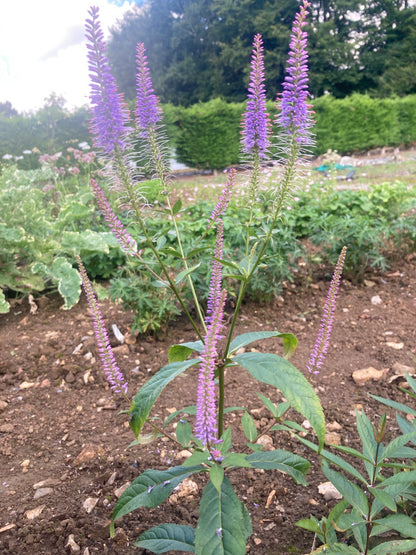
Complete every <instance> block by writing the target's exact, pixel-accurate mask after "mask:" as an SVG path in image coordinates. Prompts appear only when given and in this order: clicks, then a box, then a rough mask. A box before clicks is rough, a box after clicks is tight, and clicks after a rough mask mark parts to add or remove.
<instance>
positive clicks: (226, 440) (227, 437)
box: [218, 428, 233, 455]
mask: <svg viewBox="0 0 416 555" xmlns="http://www.w3.org/2000/svg"><path fill="white" fill-rule="evenodd" d="M221 440H222V441H221V442H220V443H218V449H219V450H220V451H221V453H222V454H223V455H225V453H226V452H227V451H228V449H229V448H230V447H231V445H232V443H233V442H232V438H231V428H227V429H226V430H225V431H224V433H223V434H222V436H221Z"/></svg>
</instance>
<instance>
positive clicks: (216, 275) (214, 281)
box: [205, 220, 224, 324]
mask: <svg viewBox="0 0 416 555" xmlns="http://www.w3.org/2000/svg"><path fill="white" fill-rule="evenodd" d="M223 244H224V224H223V222H222V220H218V228H217V238H216V242H215V252H214V260H213V261H212V273H211V281H210V284H209V292H208V302H207V316H206V318H205V321H206V323H208V324H209V323H210V322H211V318H212V317H213V315H214V312H215V308H216V304H217V302H218V298H219V296H220V294H221V282H222V264H221V262H220V260H221V259H222V251H223Z"/></svg>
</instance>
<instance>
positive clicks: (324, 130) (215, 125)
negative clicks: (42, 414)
mask: <svg viewBox="0 0 416 555" xmlns="http://www.w3.org/2000/svg"><path fill="white" fill-rule="evenodd" d="M267 108H268V110H269V113H270V114H271V118H272V119H273V118H274V116H275V113H276V109H275V106H274V103H273V102H268V103H267ZM244 109H245V103H239V104H233V103H226V102H225V101H223V100H220V99H215V100H211V101H210V102H206V103H199V104H194V105H193V106H190V107H189V108H176V109H175V108H174V107H173V106H169V125H170V127H171V129H172V127H173V125H175V124H176V126H177V132H176V133H175V134H173V133H172V130H171V131H170V133H169V135H170V136H171V137H172V136H173V138H174V142H175V147H176V153H177V157H178V160H179V161H180V162H182V163H184V164H187V165H188V166H190V167H196V168H201V169H222V168H224V167H226V166H229V165H231V164H237V163H238V162H239V161H240V160H241V150H240V139H241V119H242V114H243V111H244ZM313 110H314V112H315V115H314V119H315V121H316V124H315V126H314V129H313V131H314V133H315V136H316V149H315V151H314V152H315V153H316V154H322V153H324V152H326V151H327V150H328V149H332V150H337V151H338V152H339V153H340V154H349V153H353V152H357V151H364V150H368V149H372V148H377V147H383V146H399V145H408V144H411V143H413V142H416V95H412V96H407V97H402V98H382V99H379V98H371V97H369V96H367V95H360V94H353V95H352V96H349V97H346V98H343V99H336V98H334V97H332V96H331V95H326V96H323V97H320V98H317V99H315V100H314V101H313ZM175 118H176V119H175Z"/></svg>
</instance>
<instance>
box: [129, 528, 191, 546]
mask: <svg viewBox="0 0 416 555" xmlns="http://www.w3.org/2000/svg"><path fill="white" fill-rule="evenodd" d="M194 542H195V530H194V529H193V528H192V527H191V526H186V525H183V524H161V525H160V526H155V527H154V528H151V529H150V530H146V532H144V533H143V534H142V535H141V536H139V538H138V539H137V541H136V542H135V544H134V545H135V546H136V547H143V548H144V549H149V550H150V551H152V552H153V553H166V551H190V552H191V553H195V548H194Z"/></svg>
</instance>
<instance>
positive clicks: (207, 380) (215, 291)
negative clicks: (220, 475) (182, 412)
mask: <svg viewBox="0 0 416 555" xmlns="http://www.w3.org/2000/svg"><path fill="white" fill-rule="evenodd" d="M223 231H224V226H223V223H222V220H221V219H220V220H218V230H217V240H216V245H215V253H214V256H215V258H214V262H213V268H212V274H211V281H210V284H209V294H208V307H207V316H206V318H205V323H206V325H207V334H206V336H205V338H204V349H203V351H202V353H201V367H200V370H199V382H198V392H197V403H196V426H195V437H197V438H198V439H199V440H200V441H202V443H203V445H204V446H207V445H208V444H209V443H212V442H216V441H217V430H218V428H217V414H216V403H215V385H214V374H215V365H216V363H217V358H218V353H217V343H218V340H219V339H220V337H221V336H220V332H221V329H222V327H223V316H224V304H225V298H226V295H227V292H226V290H225V289H224V290H222V291H221V282H222V264H221V262H220V261H219V260H216V259H221V258H222V251H223Z"/></svg>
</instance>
